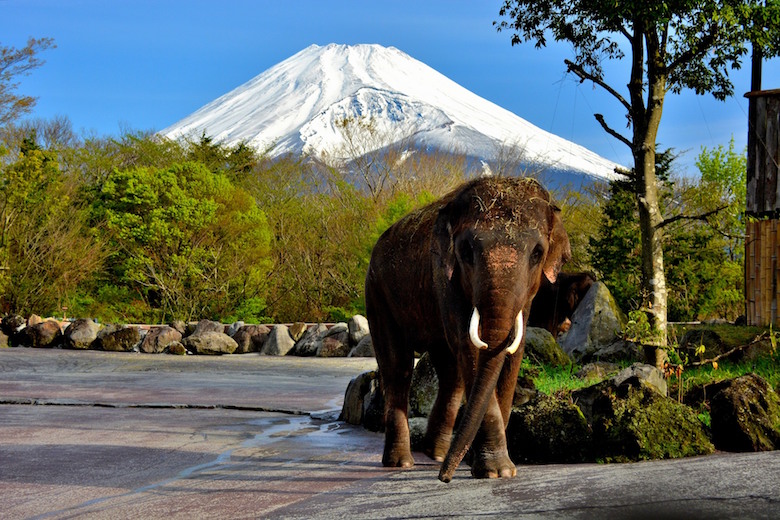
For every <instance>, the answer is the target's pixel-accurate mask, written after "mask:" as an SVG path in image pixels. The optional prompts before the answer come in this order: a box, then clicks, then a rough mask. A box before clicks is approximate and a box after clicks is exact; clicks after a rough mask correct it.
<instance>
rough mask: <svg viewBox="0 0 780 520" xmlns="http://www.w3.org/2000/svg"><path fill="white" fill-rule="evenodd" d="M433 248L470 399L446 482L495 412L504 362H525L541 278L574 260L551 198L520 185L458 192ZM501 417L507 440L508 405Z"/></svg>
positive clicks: (498, 182)
mask: <svg viewBox="0 0 780 520" xmlns="http://www.w3.org/2000/svg"><path fill="white" fill-rule="evenodd" d="M431 247H432V257H433V259H434V260H433V261H434V267H433V273H434V285H435V288H436V290H435V292H436V294H437V296H438V298H439V307H440V309H441V313H442V318H443V320H444V321H445V324H444V329H445V334H446V336H447V342H448V343H449V345H450V348H451V349H453V350H454V351H457V353H456V356H457V357H458V366H459V367H461V373H462V375H463V378H464V380H465V383H466V388H467V390H468V391H469V396H468V400H467V403H466V408H465V411H464V414H463V417H462V420H461V425H460V428H459V429H458V431H457V433H456V434H455V436H454V438H453V441H452V443H451V445H450V448H449V451H448V452H447V456H446V457H445V459H444V463H443V464H442V467H441V472H440V474H439V478H440V479H441V480H443V481H445V482H448V481H449V480H450V479H451V478H452V474H453V473H454V471H455V468H456V467H457V466H458V464H459V463H460V461H461V460H462V458H463V456H464V455H465V453H466V451H467V450H468V449H469V446H470V445H471V443H472V441H473V440H474V437H475V435H476V434H477V431H478V429H479V427H480V425H481V424H482V422H483V419H485V414H486V411H487V410H488V407H489V406H491V404H492V406H494V407H495V403H491V400H493V401H495V397H494V396H495V395H496V386H497V384H498V382H499V376H500V374H501V372H502V370H503V368H504V364H505V361H506V357H507V356H516V358H517V359H518V360H519V358H520V357H521V356H522V346H523V345H524V341H523V335H524V331H525V318H527V316H528V313H529V310H530V306H531V301H532V300H533V297H534V295H535V293H536V291H537V290H538V288H539V284H540V282H541V277H542V276H545V277H546V278H547V279H548V280H550V281H551V282H554V281H555V279H556V277H557V274H558V272H559V271H560V269H561V266H562V265H563V263H564V262H566V261H567V260H568V259H569V257H570V256H571V252H570V246H569V240H568V236H567V234H566V232H565V230H564V228H563V225H562V222H561V217H560V210H559V209H558V208H557V207H556V206H555V205H554V203H553V201H552V199H551V197H550V195H549V193H548V192H547V191H546V190H545V189H544V188H543V187H542V186H541V185H540V184H539V183H538V182H537V181H535V180H533V179H518V178H491V179H480V180H479V181H475V182H472V183H471V184H470V185H468V186H467V187H466V188H465V189H463V190H460V191H459V192H458V193H457V194H456V195H455V196H454V197H453V198H452V199H451V200H449V201H448V202H447V203H446V204H445V205H444V206H443V207H442V208H441V209H440V211H439V214H438V217H437V219H436V223H435V226H434V240H433V241H432V246H431ZM517 365H518V366H519V363H518V364H517ZM515 377H516V371H515ZM513 383H514V382H512V385H513ZM513 390H514V386H512V389H511V391H513ZM499 399H500V396H499ZM501 414H502V415H503V416H504V417H503V423H504V424H502V425H501V433H500V435H502V436H503V428H505V426H506V421H507V419H508V417H507V416H508V405H507V404H506V403H501ZM503 442H504V449H505V441H503ZM507 459H508V456H507ZM513 468H514V466H512V471H514V469H513ZM472 471H473V468H472ZM499 472H500V470H499Z"/></svg>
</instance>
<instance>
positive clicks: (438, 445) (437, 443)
mask: <svg viewBox="0 0 780 520" xmlns="http://www.w3.org/2000/svg"><path fill="white" fill-rule="evenodd" d="M451 440H452V435H444V436H439V437H436V438H434V439H429V438H426V439H425V441H424V447H423V453H424V454H425V455H427V456H428V457H430V458H431V459H433V460H435V461H436V462H443V461H444V457H446V456H447V451H449V449H450V441H451Z"/></svg>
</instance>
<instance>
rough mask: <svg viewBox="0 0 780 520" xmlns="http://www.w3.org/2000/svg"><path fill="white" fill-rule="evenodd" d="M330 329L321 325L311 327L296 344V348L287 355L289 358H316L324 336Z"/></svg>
mask: <svg viewBox="0 0 780 520" xmlns="http://www.w3.org/2000/svg"><path fill="white" fill-rule="evenodd" d="M327 331H328V327H326V326H325V325H323V324H322V323H319V324H317V325H314V326H311V327H309V328H308V329H307V330H306V332H304V333H303V336H301V338H300V339H299V340H298V341H296V342H295V346H294V347H293V348H291V349H290V351H289V352H288V353H287V355H288V356H316V355H317V351H318V350H319V349H320V347H321V346H322V336H323V335H324V334H325V333H326V332H327Z"/></svg>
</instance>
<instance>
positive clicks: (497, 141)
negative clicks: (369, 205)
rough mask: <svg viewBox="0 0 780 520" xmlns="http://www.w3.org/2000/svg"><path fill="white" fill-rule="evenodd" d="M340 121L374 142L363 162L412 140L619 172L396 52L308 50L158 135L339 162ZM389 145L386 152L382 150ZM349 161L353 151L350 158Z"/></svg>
mask: <svg viewBox="0 0 780 520" xmlns="http://www.w3.org/2000/svg"><path fill="white" fill-rule="evenodd" d="M345 119H353V120H355V121H364V122H367V124H368V125H369V126H368V128H370V129H371V130H372V131H373V133H374V135H376V136H381V141H382V142H381V143H380V142H379V141H378V140H377V141H376V142H375V141H372V140H371V139H359V140H357V141H359V142H360V143H361V146H362V147H363V150H361V151H362V152H364V153H365V152H369V151H372V150H371V148H379V147H383V146H387V145H390V144H393V143H398V142H402V141H404V140H407V141H408V140H411V141H413V142H414V144H416V145H418V146H424V147H426V148H431V149H439V150H443V151H456V152H459V153H465V154H467V155H469V156H472V157H475V158H478V159H479V160H482V161H485V162H487V163H490V162H491V161H492V160H495V159H496V158H497V155H498V154H499V153H501V152H500V150H501V149H502V147H506V146H521V147H522V148H523V149H524V153H525V156H526V159H528V160H529V161H531V162H535V163H542V164H546V165H548V166H549V167H550V168H553V169H555V170H564V171H571V172H574V173H578V174H585V175H587V176H590V177H595V178H602V179H613V178H616V177H617V174H616V173H615V172H614V170H615V167H617V165H616V164H615V163H613V162H611V161H609V160H607V159H604V158H603V157H600V156H599V155H597V154H595V153H593V152H591V151H589V150H587V149H586V148H584V147H582V146H580V145H577V144H575V143H572V142H570V141H567V140H565V139H563V138H561V137H558V136H556V135H554V134H551V133H549V132H546V131H544V130H541V129H540V128H538V127H536V126H534V125H532V124H531V123H529V122H528V121H526V120H524V119H522V118H520V117H519V116H517V115H515V114H513V113H511V112H509V111H508V110H505V109H503V108H501V107H499V106H497V105H495V104H494V103H491V102H490V101H487V100H485V99H483V98H481V97H479V96H477V95H476V94H474V93H472V92H470V91H468V90H467V89H465V88H463V87H461V86H460V85H458V84H457V83H455V82H454V81H452V80H450V79H448V78H447V77H445V76H444V75H442V74H440V73H439V72H437V71H435V70H434V69H432V68H430V67H428V66H427V65H425V64H424V63H422V62H420V61H417V60H415V59H414V58H412V57H411V56H409V55H408V54H405V53H404V52H402V51H400V50H398V49H396V48H395V47H383V46H381V45H376V44H361V45H339V44H329V45H327V46H324V47H321V46H318V45H311V46H309V47H306V48H305V49H303V50H302V51H300V52H298V53H297V54H295V55H293V56H292V57H290V58H288V59H286V60H284V61H282V62H281V63H279V64H277V65H275V66H273V67H271V68H270V69H268V70H266V71H265V72H263V73H261V74H259V75H258V76H256V77H254V78H253V79H251V80H249V81H247V82H246V83H244V84H243V85H241V86H239V87H237V88H235V89H234V90H232V91H230V92H228V93H227V94H224V95H223V96H221V97H219V98H217V99H215V100H214V101H212V102H211V103H208V104H207V105H205V106H203V107H202V108H200V109H199V110H197V111H196V112H194V113H193V114H191V115H189V116H187V117H185V118H184V119H182V120H181V121H179V122H177V123H175V124H173V125H172V126H170V127H168V128H166V129H164V130H163V131H162V132H161V134H162V135H164V136H166V137H169V138H172V139H176V138H180V137H191V138H198V137H199V136H200V135H201V134H203V133H204V132H205V133H206V135H209V136H210V137H212V138H214V139H215V140H217V141H221V142H224V143H226V144H229V145H233V144H236V143H238V142H241V141H244V142H246V143H247V144H249V145H250V146H253V147H255V148H257V149H258V150H261V151H265V152H268V153H269V154H270V155H272V156H276V155H281V154H285V153H300V152H303V153H307V154H312V155H320V154H328V155H330V156H333V157H336V158H339V159H346V158H348V157H340V155H344V154H345V150H346V147H345V146H344V142H343V141H344V129H343V128H340V127H339V123H341V122H343V121H344V120H345ZM388 141H389V142H388ZM351 152H352V153H354V152H355V150H354V149H352V150H351Z"/></svg>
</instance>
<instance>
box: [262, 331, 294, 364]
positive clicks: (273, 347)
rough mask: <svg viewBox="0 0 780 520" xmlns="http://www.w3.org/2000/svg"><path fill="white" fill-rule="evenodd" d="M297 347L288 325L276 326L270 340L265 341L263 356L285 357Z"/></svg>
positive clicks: (269, 336)
mask: <svg viewBox="0 0 780 520" xmlns="http://www.w3.org/2000/svg"><path fill="white" fill-rule="evenodd" d="M294 346H295V341H293V339H292V338H291V337H290V333H289V331H288V329H287V326H286V325H274V328H273V329H271V333H270V334H269V335H268V339H266V340H265V343H264V344H263V348H262V349H261V350H260V353H261V354H264V355H266V356H284V355H286V354H287V353H288V352H289V351H290V350H291V349H292V348H293V347H294Z"/></svg>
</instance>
